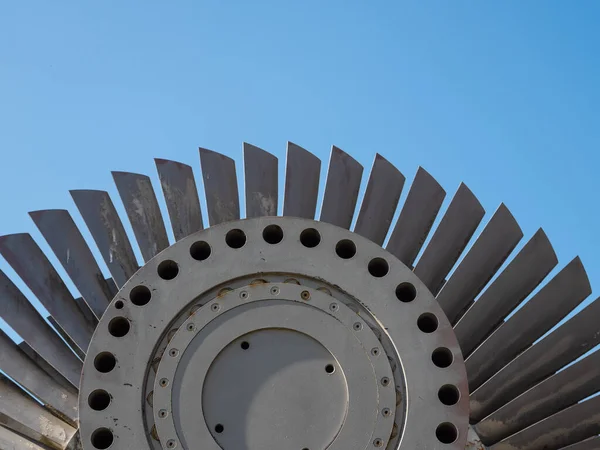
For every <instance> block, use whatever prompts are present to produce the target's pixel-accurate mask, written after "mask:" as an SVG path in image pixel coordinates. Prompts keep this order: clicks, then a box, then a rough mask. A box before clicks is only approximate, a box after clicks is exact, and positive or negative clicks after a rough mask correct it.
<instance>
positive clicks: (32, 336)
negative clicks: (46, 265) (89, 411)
mask: <svg viewBox="0 0 600 450" xmlns="http://www.w3.org/2000/svg"><path fill="white" fill-rule="evenodd" d="M0 316H2V318H3V319H4V320H5V321H6V323H8V324H9V325H10V326H11V328H12V329H13V330H15V331H16V332H17V333H18V334H19V336H21V337H22V338H23V339H24V340H25V341H27V343H28V344H29V345H31V347H33V348H34V349H35V351H36V352H38V353H39V354H40V355H41V356H42V357H43V358H44V359H45V360H46V361H48V363H49V364H50V365H51V366H52V367H54V368H55V369H56V370H57V371H58V372H60V373H61V374H62V375H63V376H64V377H65V378H66V379H67V380H69V382H71V383H72V384H73V386H79V378H80V374H81V361H79V359H77V357H76V356H75V355H74V354H73V352H71V351H70V350H69V349H68V348H67V346H66V345H65V344H64V343H63V341H62V340H61V339H60V338H59V337H58V336H57V335H56V333H54V332H53V331H52V329H51V328H50V326H49V325H48V324H47V323H46V322H45V321H44V320H43V319H42V317H41V316H40V314H39V313H38V312H37V311H36V310H35V308H34V307H33V306H31V303H29V301H28V300H27V299H26V298H25V296H24V295H23V294H22V293H21V291H19V289H18V288H17V287H16V286H15V285H14V284H13V282H12V281H11V280H10V279H9V278H8V277H7V276H6V275H5V274H4V272H2V271H0Z"/></svg>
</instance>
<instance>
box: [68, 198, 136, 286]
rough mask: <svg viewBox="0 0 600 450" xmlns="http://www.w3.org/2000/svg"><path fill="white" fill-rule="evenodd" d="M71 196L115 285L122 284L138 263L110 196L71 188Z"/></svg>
mask: <svg viewBox="0 0 600 450" xmlns="http://www.w3.org/2000/svg"><path fill="white" fill-rule="evenodd" d="M71 197H72V198H73V201H74V202H75V204H76V205H77V208H78V209H79V212H80V213H81V216H82V217H83V220H84V221H85V224H86V225H87V227H88V229H89V230H90V233H91V235H92V237H93V238H94V241H95V242H96V245H97V246H98V250H100V254H101V255H102V258H103V259H104V262H105V263H106V266H107V267H108V270H109V272H110V273H111V275H112V276H113V279H114V280H115V283H116V285H117V286H118V287H121V286H123V285H124V284H125V282H126V281H127V280H128V279H129V278H131V276H132V275H133V274H134V273H135V272H137V270H138V269H139V266H138V263H137V261H136V258H135V254H134V253H133V249H132V247H131V243H130V242H129V238H128V237H127V233H125V228H123V222H121V218H120V217H119V214H118V213H117V210H116V208H115V205H114V204H113V202H112V200H111V198H110V196H109V195H108V193H107V192H104V191H92V190H74V191H71Z"/></svg>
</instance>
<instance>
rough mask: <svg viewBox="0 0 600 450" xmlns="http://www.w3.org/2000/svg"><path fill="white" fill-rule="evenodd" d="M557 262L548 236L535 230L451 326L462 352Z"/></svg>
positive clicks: (468, 351) (477, 341)
mask: <svg viewBox="0 0 600 450" xmlns="http://www.w3.org/2000/svg"><path fill="white" fill-rule="evenodd" d="M557 263H558V258H557V257H556V253H554V249H553V248H552V244H550V241H549V240H548V237H547V236H546V234H545V233H544V232H543V231H542V230H541V229H540V230H538V231H537V232H536V233H535V234H534V235H533V237H532V238H531V239H530V240H529V242H528V243H527V244H526V245H525V247H523V249H521V251H520V252H519V253H518V254H517V255H516V256H515V257H514V259H513V260H512V261H511V262H510V264H509V265H508V266H507V267H506V269H504V271H502V273H501V274H500V276H499V277H498V278H496V280H494V282H493V283H492V284H491V285H490V286H489V287H488V288H487V289H486V290H485V292H484V293H483V294H482V295H481V297H480V298H479V300H477V301H476V302H475V303H474V304H473V306H471V308H469V310H468V311H467V312H466V313H465V315H464V316H463V317H462V318H461V319H460V320H459V321H458V323H457V324H456V325H455V326H454V332H455V333H456V337H457V338H458V342H459V343H460V347H461V349H462V351H463V355H465V356H466V357H468V355H470V354H471V352H472V351H473V350H475V348H476V347H477V346H478V345H479V344H481V342H483V340H484V339H485V338H486V337H488V336H489V335H490V334H491V333H492V332H493V331H494V330H495V329H496V328H497V327H498V325H500V324H501V323H502V321H503V320H504V318H505V317H506V316H507V315H508V314H509V313H510V312H511V311H512V310H513V309H514V308H515V307H516V306H517V305H519V304H520V303H521V302H522V301H523V300H525V298H526V297H527V296H528V295H529V294H530V293H531V292H532V291H533V290H534V289H535V288H536V287H537V286H538V285H539V284H540V283H541V282H542V280H543V279H544V278H545V277H546V275H548V274H549V273H550V271H551V270H552V269H553V268H554V266H556V264H557Z"/></svg>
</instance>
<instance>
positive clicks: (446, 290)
mask: <svg viewBox="0 0 600 450" xmlns="http://www.w3.org/2000/svg"><path fill="white" fill-rule="evenodd" d="M522 237H523V232H522V231H521V228H520V227H519V224H518V223H517V221H516V220H515V219H514V217H513V215H512V214H511V213H510V211H509V210H508V208H507V207H506V206H505V205H504V204H501V205H500V207H499V208H498V209H497V210H496V212H495V213H494V215H493V216H492V218H491V219H490V221H489V222H488V223H487V225H486V226H485V228H484V229H483V231H482V232H481V234H480V235H479V236H478V237H477V240H476V241H475V243H474V244H473V247H472V248H471V249H470V250H469V251H468V252H467V254H466V255H465V257H464V259H463V260H462V261H461V262H460V264H459V265H458V267H457V268H456V270H455V271H454V273H453V274H452V276H451V277H450V278H449V279H448V281H447V283H446V284H444V287H443V288H442V290H441V291H440V292H439V294H438V295H437V301H438V302H439V303H440V306H441V307H442V309H443V310H444V312H445V313H446V316H448V319H450V322H451V323H452V324H455V323H456V322H457V321H458V319H460V318H461V317H462V315H463V314H464V312H465V311H466V310H467V308H468V307H469V306H470V305H471V304H472V303H473V301H474V300H475V297H477V295H479V293H480V292H481V290H482V289H483V288H484V286H485V285H486V284H487V283H488V281H490V279H491V278H492V277H493V276H494V274H495V273H496V272H497V271H498V269H499V268H500V266H502V264H503V263H504V261H505V260H506V258H508V255H510V253H511V252H512V251H513V249H514V248H515V247H516V245H517V244H518V243H519V241H520V240H521V238H522ZM419 273H420V272H419ZM438 279H439V278H438Z"/></svg>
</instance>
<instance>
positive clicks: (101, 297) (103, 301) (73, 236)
mask: <svg viewBox="0 0 600 450" xmlns="http://www.w3.org/2000/svg"><path fill="white" fill-rule="evenodd" d="M29 215H30V216H31V218H32V219H33V221H34V222H35V224H36V226H37V227H38V229H39V230H40V232H41V233H42V235H43V236H44V238H45V239H46V241H47V242H48V245H50V248H51V249H52V251H53V252H54V254H55V255H56V257H57V258H58V260H59V261H60V263H61V264H62V266H63V267H64V268H65V271H66V272H67V274H68V275H69V277H70V278H71V280H73V284H75V287H77V290H78V291H79V293H80V294H81V295H82V296H83V298H84V299H85V302H86V303H87V305H88V306H89V308H90V309H91V310H92V311H93V313H94V314H95V315H96V317H98V318H100V317H102V314H104V310H105V309H106V307H107V306H108V304H109V303H110V300H111V298H112V296H111V292H110V287H109V285H108V283H107V282H106V280H105V279H104V275H103V274H102V271H101V270H100V267H98V263H97V262H96V259H95V258H94V255H92V252H91V250H90V248H89V247H88V245H87V243H86V242H85V240H84V239H83V236H82V235H81V232H80V231H79V229H78V228H77V225H75V222H74V221H73V219H72V218H71V215H70V214H69V212H68V211H66V210H64V209H49V210H45V211H34V212H30V213H29Z"/></svg>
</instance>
